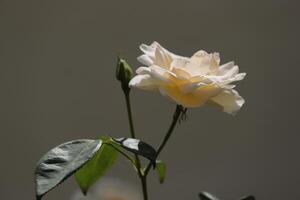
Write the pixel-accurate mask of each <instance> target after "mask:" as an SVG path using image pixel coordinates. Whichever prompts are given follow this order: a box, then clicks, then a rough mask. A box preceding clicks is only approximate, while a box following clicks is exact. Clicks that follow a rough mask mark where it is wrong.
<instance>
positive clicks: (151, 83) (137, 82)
mask: <svg viewBox="0 0 300 200" xmlns="http://www.w3.org/2000/svg"><path fill="white" fill-rule="evenodd" d="M129 87H137V88H140V89H144V90H155V89H157V83H156V81H155V80H154V79H153V78H151V76H150V75H149V74H143V75H137V76H135V77H133V78H132V79H131V80H130V82H129Z"/></svg>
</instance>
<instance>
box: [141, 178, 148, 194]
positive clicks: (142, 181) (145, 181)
mask: <svg viewBox="0 0 300 200" xmlns="http://www.w3.org/2000/svg"><path fill="white" fill-rule="evenodd" d="M141 183H142V188H143V197H144V200H148V191H147V177H146V176H142V177H141Z"/></svg>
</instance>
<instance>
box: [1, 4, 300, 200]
mask: <svg viewBox="0 0 300 200" xmlns="http://www.w3.org/2000/svg"><path fill="white" fill-rule="evenodd" d="M298 2H299V1H296V0H295V1H292V0H273V1H271V0H251V1H250V0H243V1H242V0H236V1H231V0H226V1H224V0H223V1H222V0H219V1H216V0H209V1H208V0H207V1H204V0H194V1H193V0H185V1H179V0H160V1H154V0H148V1H143V0H119V1H118V0H110V1H105V0H97V1H92V0H85V1H84V0H72V1H67V0H51V1H46V0H27V1H24V0H0V95H1V96H0V120H1V121H0V134H1V140H0V141H1V142H0V156H1V164H0V172H1V175H0V199H3V200H9V199H16V200H17V199H26V200H27V199H34V183H33V170H34V168H35V164H36V162H37V161H38V159H39V158H40V157H41V156H42V155H43V154H44V153H45V152H47V151H48V150H49V149H50V148H52V147H54V146H56V145H58V144H60V143H63V142H65V141H68V140H72V139H78V138H96V137H98V136H100V135H111V136H115V137H122V136H129V128H128V123H127V118H126V117H127V114H126V109H125V101H124V97H123V94H122V92H121V90H120V85H119V83H118V82H117V81H116V80H115V77H114V72H115V66H116V58H117V55H118V54H121V55H123V56H124V57H125V58H126V59H127V60H128V62H129V63H130V64H131V65H132V66H133V67H134V68H137V67H139V66H140V64H138V62H137V61H136V57H137V56H139V55H140V54H141V52H140V51H139V49H138V46H139V44H141V43H146V44H150V43H152V41H158V42H160V43H161V44H162V45H163V46H165V47H166V48H168V49H170V50H171V51H173V52H174V53H177V54H180V55H185V56H191V55H192V54H193V53H194V52H195V51H197V50H200V49H204V50H206V51H209V52H215V51H216V52H220V54H221V62H222V63H225V62H229V61H232V60H234V61H235V62H236V63H237V64H238V65H239V67H240V70H241V71H242V72H247V76H246V79H245V80H244V81H242V82H239V83H238V91H239V92H240V94H241V95H242V96H243V97H244V98H245V99H246V104H245V105H244V107H243V108H242V109H241V110H240V112H239V113H238V114H237V115H236V116H234V117H233V116H230V115H228V114H226V113H222V112H220V111H218V110H216V109H214V108H211V107H202V108H197V109H192V110H189V111H188V117H189V120H188V121H187V122H185V123H182V124H180V125H179V126H178V127H177V128H176V131H175V132H174V135H173V137H172V138H171V140H170V141H169V143H168V145H167V148H166V149H165V150H164V151H163V153H162V154H161V156H160V158H161V159H162V160H164V161H165V162H166V163H167V177H166V181H165V183H164V184H163V185H160V184H159V183H158V180H157V177H156V175H155V174H154V173H153V174H151V176H150V177H151V178H150V179H149V193H150V200H153V199H156V200H160V199H174V200H183V199H184V200H193V199H194V200H195V199H198V198H197V194H198V192H200V191H203V190H206V191H209V192H212V193H215V194H216V195H217V196H219V197H220V198H223V199H225V200H233V199H238V197H240V196H243V195H246V194H254V195H255V196H256V197H257V199H258V200H271V199H272V200H282V199H300V190H299V186H300V174H299V168H300V158H299V151H300V145H299V141H300V136H299V124H298V123H299V122H298V119H299V105H298V103H299V100H300V99H299V91H300V90H299V89H300V87H299V86H300V85H299V79H298V77H299V73H300V66H299V61H300V56H299V49H298V48H299V44H300V40H299V35H300V27H299V19H300V12H299V6H300V4H299V3H298ZM132 103H133V115H134V120H135V125H136V131H137V135H138V137H139V138H141V139H143V140H144V141H146V142H148V143H150V144H152V145H153V146H155V147H157V146H158V144H159V141H160V140H161V139H162V137H163V135H164V133H165V131H166V129H167V127H168V126H169V123H170V121H171V116H172V113H173V110H174V108H175V105H174V103H172V102H170V101H168V100H167V99H165V98H164V97H162V96H161V95H159V94H156V93H150V92H145V91H140V90H136V89H135V90H133V91H132ZM108 176H113V177H119V178H121V179H123V180H126V181H128V182H130V183H132V184H133V185H136V186H137V187H140V186H139V180H138V178H137V176H136V175H135V173H134V170H132V169H131V167H130V165H129V164H128V162H126V161H125V160H124V159H120V160H118V161H117V163H116V165H115V166H114V167H113V169H112V170H110V171H109V173H108ZM76 189H77V186H76V184H75V181H74V180H73V179H72V178H71V179H69V180H68V181H67V182H65V183H64V184H62V185H61V186H60V187H58V188H57V189H56V190H53V191H52V192H50V193H49V194H48V195H47V196H46V197H45V200H58V199H61V200H68V199H70V197H71V195H72V193H73V192H74V191H75V190H76Z"/></svg>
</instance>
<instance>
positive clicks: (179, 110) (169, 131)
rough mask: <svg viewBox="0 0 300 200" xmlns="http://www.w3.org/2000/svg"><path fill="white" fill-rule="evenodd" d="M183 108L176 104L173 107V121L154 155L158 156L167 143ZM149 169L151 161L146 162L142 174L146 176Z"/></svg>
mask: <svg viewBox="0 0 300 200" xmlns="http://www.w3.org/2000/svg"><path fill="white" fill-rule="evenodd" d="M183 110H184V108H183V107H182V106H181V105H177V106H176V109H175V112H174V115H173V121H172V123H171V125H170V127H169V129H168V132H167V133H166V135H165V138H164V140H163V141H162V143H161V144H160V146H159V147H158V149H157V151H156V157H158V156H159V154H160V153H161V151H162V150H163V148H164V147H165V145H166V144H167V142H168V140H169V139H170V136H171V135H172V132H173V130H174V128H175V126H176V124H177V122H178V119H179V117H180V115H181V113H182V112H183ZM150 169H151V163H149V164H148V166H147V167H146V169H145V172H144V176H147V175H148V173H149V171H150Z"/></svg>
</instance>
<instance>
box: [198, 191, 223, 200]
mask: <svg viewBox="0 0 300 200" xmlns="http://www.w3.org/2000/svg"><path fill="white" fill-rule="evenodd" d="M199 198H200V199H201V200H219V199H218V198H217V197H216V196H214V195H212V194H210V193H208V192H201V193H200V194H199Z"/></svg>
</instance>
